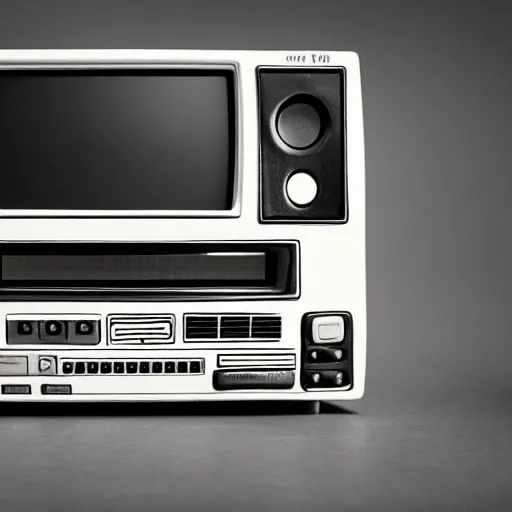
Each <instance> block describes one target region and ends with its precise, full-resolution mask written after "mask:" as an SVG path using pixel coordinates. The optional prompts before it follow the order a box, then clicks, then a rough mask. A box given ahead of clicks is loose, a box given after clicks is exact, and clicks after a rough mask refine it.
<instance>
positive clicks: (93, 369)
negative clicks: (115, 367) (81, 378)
mask: <svg viewBox="0 0 512 512" xmlns="http://www.w3.org/2000/svg"><path fill="white" fill-rule="evenodd" d="M98 368H99V366H98V363H97V362H96V361H91V362H90V363H87V373H98Z"/></svg>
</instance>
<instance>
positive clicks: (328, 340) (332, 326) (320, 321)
mask: <svg viewBox="0 0 512 512" xmlns="http://www.w3.org/2000/svg"><path fill="white" fill-rule="evenodd" d="M312 328H313V341H314V342H315V343H318V344H322V343H324V344H332V343H340V342H341V341H343V338H344V337H345V322H344V320H343V317H342V316H338V315H336V316H334V315H333V316H319V317H316V318H314V319H313V325H312Z"/></svg>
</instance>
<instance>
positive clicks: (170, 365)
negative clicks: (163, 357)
mask: <svg viewBox="0 0 512 512" xmlns="http://www.w3.org/2000/svg"><path fill="white" fill-rule="evenodd" d="M165 373H176V363H175V362H174V361H167V362H166V363H165Z"/></svg>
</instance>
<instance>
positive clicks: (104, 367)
mask: <svg viewBox="0 0 512 512" xmlns="http://www.w3.org/2000/svg"><path fill="white" fill-rule="evenodd" d="M100 368H101V373H112V363H111V362H110V361H104V362H103V363H101V366H100Z"/></svg>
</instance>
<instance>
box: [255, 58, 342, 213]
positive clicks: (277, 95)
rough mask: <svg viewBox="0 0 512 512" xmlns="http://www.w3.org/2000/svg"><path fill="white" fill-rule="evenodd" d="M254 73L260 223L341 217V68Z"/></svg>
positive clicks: (271, 69)
mask: <svg viewBox="0 0 512 512" xmlns="http://www.w3.org/2000/svg"><path fill="white" fill-rule="evenodd" d="M257 73H258V94H259V109H260V222H282V223H287V222H299V223H343V222H346V221H347V217H348V204H347V190H346V168H345V70H344V68H322V69H309V68H279V67H262V68H258V71H257Z"/></svg>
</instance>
